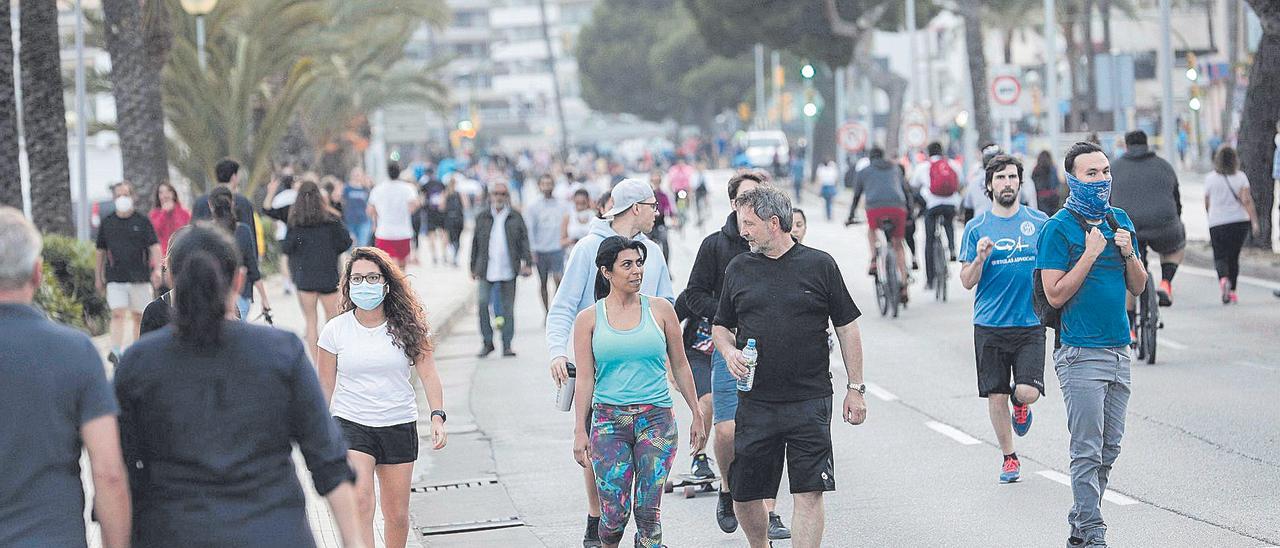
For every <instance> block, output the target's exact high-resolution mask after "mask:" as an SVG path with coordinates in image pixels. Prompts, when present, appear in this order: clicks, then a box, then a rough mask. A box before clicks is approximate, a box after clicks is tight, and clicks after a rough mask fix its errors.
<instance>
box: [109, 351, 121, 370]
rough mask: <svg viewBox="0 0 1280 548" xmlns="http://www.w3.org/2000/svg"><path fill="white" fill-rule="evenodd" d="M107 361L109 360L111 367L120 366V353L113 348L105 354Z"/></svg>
mask: <svg viewBox="0 0 1280 548" xmlns="http://www.w3.org/2000/svg"><path fill="white" fill-rule="evenodd" d="M107 361H109V362H111V366H112V367H120V355H119V354H116V351H115V350H112V351H111V352H110V353H109V354H107Z"/></svg>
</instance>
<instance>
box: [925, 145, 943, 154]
mask: <svg viewBox="0 0 1280 548" xmlns="http://www.w3.org/2000/svg"><path fill="white" fill-rule="evenodd" d="M928 151H929V155H930V156H942V143H939V142H937V141H934V142H932V143H929V147H928Z"/></svg>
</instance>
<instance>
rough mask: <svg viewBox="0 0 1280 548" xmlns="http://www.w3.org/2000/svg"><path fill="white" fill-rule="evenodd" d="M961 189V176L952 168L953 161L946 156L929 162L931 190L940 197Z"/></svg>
mask: <svg viewBox="0 0 1280 548" xmlns="http://www.w3.org/2000/svg"><path fill="white" fill-rule="evenodd" d="M959 191H960V176H959V175H956V170H954V169H951V162H949V161H947V159H946V158H942V159H939V160H935V161H932V162H930V163H929V192H931V193H933V195H934V196H937V197H939V198H946V197H948V196H951V195H952V194H955V193H956V192H959Z"/></svg>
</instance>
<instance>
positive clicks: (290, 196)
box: [271, 188, 298, 240]
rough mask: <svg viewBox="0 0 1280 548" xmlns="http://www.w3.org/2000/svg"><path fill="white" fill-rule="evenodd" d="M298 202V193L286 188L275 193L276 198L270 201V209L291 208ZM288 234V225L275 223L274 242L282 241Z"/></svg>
mask: <svg viewBox="0 0 1280 548" xmlns="http://www.w3.org/2000/svg"><path fill="white" fill-rule="evenodd" d="M296 201H298V191H297V190H294V189H292V188H286V189H284V190H281V191H280V192H277V193H276V197H275V198H272V199H271V209H280V208H282V207H285V206H292V205H293V203H294V202H296ZM288 234H289V224H288V223H287V222H285V223H276V240H283V239H284V237H285V236H287V235H288Z"/></svg>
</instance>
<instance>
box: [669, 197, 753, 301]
mask: <svg viewBox="0 0 1280 548" xmlns="http://www.w3.org/2000/svg"><path fill="white" fill-rule="evenodd" d="M748 251H750V247H748V246H747V241H746V240H744V239H742V235H741V234H739V233H738V214H737V212H734V213H730V214H729V218H728V219H727V220H726V221H725V223H724V227H723V228H721V229H720V231H719V232H716V233H714V234H711V235H710V236H707V237H706V238H704V239H703V240H702V246H701V247H699V248H698V257H697V258H696V259H694V261H693V270H691V271H690V272H689V283H688V285H686V286H685V288H684V292H683V293H681V294H680V297H679V298H677V299H676V306H684V307H686V308H687V309H688V310H689V311H690V312H692V313H693V314H694V315H695V316H701V317H703V318H714V317H715V316H716V309H717V308H719V305H720V289H721V288H722V287H723V286H724V271H725V268H727V267H728V266H729V261H731V260H733V258H734V257H737V256H738V255H741V254H743V253H746V252H748Z"/></svg>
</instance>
